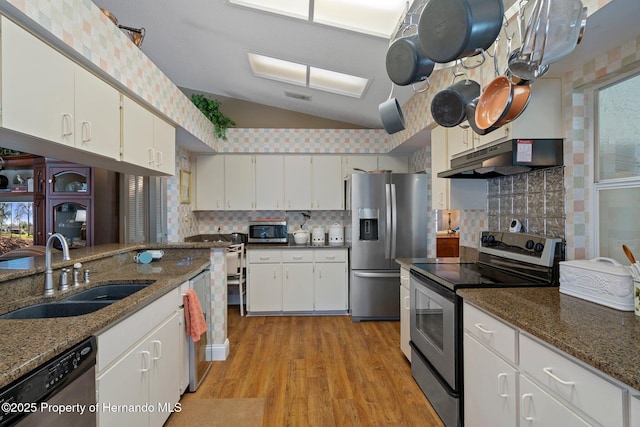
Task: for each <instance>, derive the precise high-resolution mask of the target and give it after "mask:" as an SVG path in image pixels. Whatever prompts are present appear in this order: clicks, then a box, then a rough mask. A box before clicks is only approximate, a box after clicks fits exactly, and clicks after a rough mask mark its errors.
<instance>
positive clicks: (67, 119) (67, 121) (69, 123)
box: [62, 113, 73, 136]
mask: <svg viewBox="0 0 640 427" xmlns="http://www.w3.org/2000/svg"><path fill="white" fill-rule="evenodd" d="M69 135H73V116H72V115H71V114H69V113H65V114H63V115H62V136H69Z"/></svg>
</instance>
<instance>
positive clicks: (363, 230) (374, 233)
mask: <svg viewBox="0 0 640 427" xmlns="http://www.w3.org/2000/svg"><path fill="white" fill-rule="evenodd" d="M358 218H359V219H360V233H359V234H360V236H359V239H360V240H367V241H376V240H378V209H371V208H360V209H358Z"/></svg>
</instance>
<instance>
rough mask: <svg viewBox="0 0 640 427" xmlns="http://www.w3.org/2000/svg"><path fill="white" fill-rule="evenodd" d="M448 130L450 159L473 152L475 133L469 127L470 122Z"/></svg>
mask: <svg viewBox="0 0 640 427" xmlns="http://www.w3.org/2000/svg"><path fill="white" fill-rule="evenodd" d="M446 130H447V144H448V151H449V159H450V158H452V157H455V156H457V155H458V154H462V153H464V152H466V151H470V150H473V148H474V143H475V138H474V135H475V133H474V132H473V131H472V130H471V128H470V127H469V123H468V122H466V121H464V122H462V123H461V124H460V125H458V126H453V127H450V128H446ZM447 169H449V168H447Z"/></svg>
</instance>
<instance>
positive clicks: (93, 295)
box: [0, 280, 154, 319]
mask: <svg viewBox="0 0 640 427" xmlns="http://www.w3.org/2000/svg"><path fill="white" fill-rule="evenodd" d="M153 282H154V281H153V280H149V281H144V282H138V283H105V284H104V285H100V286H96V287H95V288H91V289H87V290H85V291H82V292H78V293H77V294H74V295H70V296H68V297H66V298H64V299H62V300H60V301H54V302H47V303H43V304H35V305H30V306H28V307H24V308H21V309H18V310H15V311H11V312H9V313H6V314H3V315H0V319H47V318H52V317H72V316H81V315H83V314H89V313H93V312H94V311H97V310H100V309H101V308H104V307H106V306H108V305H109V304H113V303H114V302H116V301H118V300H121V299H123V298H126V297H128V296H130V295H133V294H135V293H136V292H138V291H141V290H142V289H144V288H146V287H147V286H149V285H150V284H152V283H153Z"/></svg>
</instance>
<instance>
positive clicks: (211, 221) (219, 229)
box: [195, 211, 350, 234]
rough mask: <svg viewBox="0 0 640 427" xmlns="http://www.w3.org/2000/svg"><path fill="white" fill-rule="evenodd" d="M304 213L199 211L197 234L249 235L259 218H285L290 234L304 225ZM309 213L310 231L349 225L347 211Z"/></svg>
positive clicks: (308, 224) (308, 225)
mask: <svg viewBox="0 0 640 427" xmlns="http://www.w3.org/2000/svg"><path fill="white" fill-rule="evenodd" d="M301 212H303V211H199V212H195V214H196V223H197V229H198V231H197V234H216V233H222V234H228V233H233V232H239V233H247V232H248V231H249V221H255V220H257V219H258V218H285V219H286V220H287V227H288V229H289V232H291V231H292V230H295V229H296V228H298V227H299V226H300V225H302V223H303V221H304V218H303V216H302V214H301ZM304 212H305V213H307V212H308V213H309V214H310V215H311V218H309V219H308V220H307V221H306V223H305V225H304V227H305V228H306V229H308V230H311V229H313V227H318V226H320V227H324V229H325V231H326V232H327V233H328V232H329V226H330V225H331V224H334V223H338V224H342V225H349V224H348V223H347V221H350V219H349V218H347V212H345V211H310V212H309V211H304Z"/></svg>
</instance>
